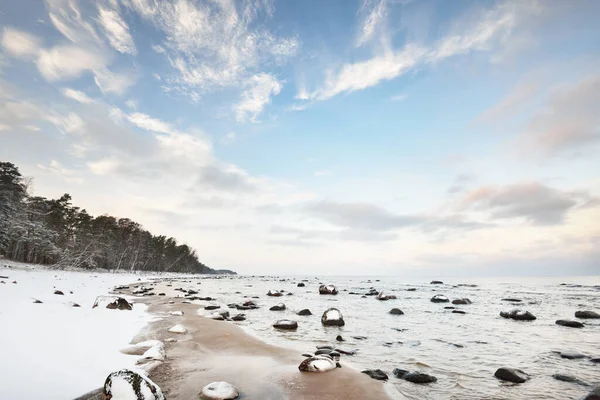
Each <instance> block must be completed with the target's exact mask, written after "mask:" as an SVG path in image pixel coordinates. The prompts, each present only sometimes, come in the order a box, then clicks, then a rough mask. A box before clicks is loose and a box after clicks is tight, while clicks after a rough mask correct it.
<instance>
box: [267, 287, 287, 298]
mask: <svg viewBox="0 0 600 400" xmlns="http://www.w3.org/2000/svg"><path fill="white" fill-rule="evenodd" d="M267 296H272V297H279V296H283V293H281V292H278V291H277V290H273V289H271V290H269V291H268V292H267Z"/></svg>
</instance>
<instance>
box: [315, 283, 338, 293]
mask: <svg viewBox="0 0 600 400" xmlns="http://www.w3.org/2000/svg"><path fill="white" fill-rule="evenodd" d="M319 294H338V291H337V289H336V287H335V286H333V285H321V286H319Z"/></svg>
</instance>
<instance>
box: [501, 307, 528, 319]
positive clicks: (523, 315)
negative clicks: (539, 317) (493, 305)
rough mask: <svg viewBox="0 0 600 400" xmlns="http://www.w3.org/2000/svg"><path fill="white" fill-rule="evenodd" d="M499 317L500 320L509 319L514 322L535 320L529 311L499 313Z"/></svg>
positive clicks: (517, 310) (515, 310)
mask: <svg viewBox="0 0 600 400" xmlns="http://www.w3.org/2000/svg"><path fill="white" fill-rule="evenodd" d="M500 316H501V317H502V318H510V319H514V320H516V321H533V320H535V319H536V318H535V315H533V314H532V313H530V312H529V311H525V310H519V309H514V310H511V311H501V312H500Z"/></svg>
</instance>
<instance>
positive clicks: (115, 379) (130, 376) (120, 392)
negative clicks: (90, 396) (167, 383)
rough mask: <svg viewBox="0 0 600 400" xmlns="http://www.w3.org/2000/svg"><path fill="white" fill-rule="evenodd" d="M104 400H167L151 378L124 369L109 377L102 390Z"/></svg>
mask: <svg viewBox="0 0 600 400" xmlns="http://www.w3.org/2000/svg"><path fill="white" fill-rule="evenodd" d="M132 394H133V396H135V397H132ZM102 399H104V400H111V399H112V400H119V399H128V400H129V399H131V400H165V396H164V395H163V394H162V391H161V390H160V388H159V387H158V386H157V385H156V384H155V383H154V382H152V381H151V380H150V378H148V377H146V376H144V375H141V374H138V373H137V372H133V371H130V370H128V369H122V370H120V371H117V372H113V373H112V374H110V375H108V377H107V378H106V381H105V382H104V387H103V388H102Z"/></svg>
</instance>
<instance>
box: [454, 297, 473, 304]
mask: <svg viewBox="0 0 600 400" xmlns="http://www.w3.org/2000/svg"><path fill="white" fill-rule="evenodd" d="M452 304H462V305H468V304H471V300H469V299H467V298H464V299H455V300H452Z"/></svg>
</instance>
